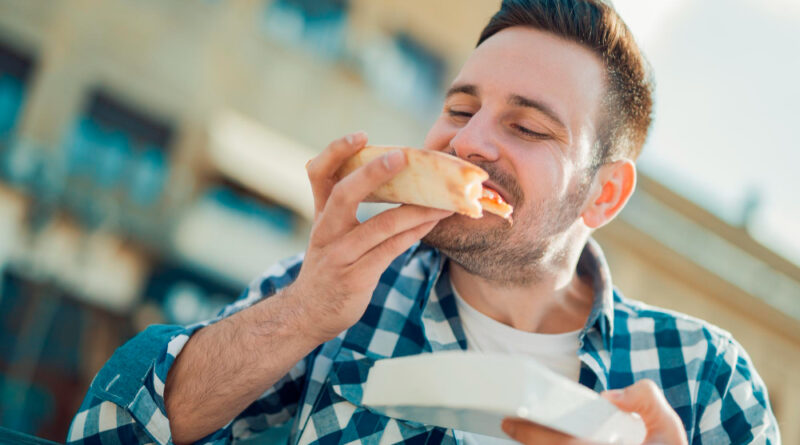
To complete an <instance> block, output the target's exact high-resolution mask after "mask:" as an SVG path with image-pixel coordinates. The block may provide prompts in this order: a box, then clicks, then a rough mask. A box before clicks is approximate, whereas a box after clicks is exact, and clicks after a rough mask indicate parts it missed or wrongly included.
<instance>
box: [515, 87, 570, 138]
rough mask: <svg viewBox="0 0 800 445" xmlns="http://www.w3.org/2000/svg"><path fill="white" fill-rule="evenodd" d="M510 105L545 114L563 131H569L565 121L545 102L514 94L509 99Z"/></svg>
mask: <svg viewBox="0 0 800 445" xmlns="http://www.w3.org/2000/svg"><path fill="white" fill-rule="evenodd" d="M508 104H509V105H513V106H516V107H525V108H533V109H535V110H537V111H539V112H540V113H542V114H544V115H545V116H546V117H547V118H548V119H550V120H551V121H553V123H555V124H556V125H558V126H559V127H561V129H562V130H566V129H567V126H566V125H564V121H563V120H561V119H560V118H559V117H558V114H556V112H555V111H553V108H552V107H551V106H549V105H547V104H546V103H544V102H541V101H538V100H535V99H529V98H527V97H524V96H520V95H518V94H514V95H511V96H510V97H509V98H508Z"/></svg>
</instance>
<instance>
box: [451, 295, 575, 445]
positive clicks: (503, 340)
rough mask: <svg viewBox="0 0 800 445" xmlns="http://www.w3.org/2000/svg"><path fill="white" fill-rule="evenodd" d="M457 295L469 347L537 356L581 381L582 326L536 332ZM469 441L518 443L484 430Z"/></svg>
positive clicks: (470, 444)
mask: <svg viewBox="0 0 800 445" xmlns="http://www.w3.org/2000/svg"><path fill="white" fill-rule="evenodd" d="M453 294H454V295H455V297H456V305H457V307H458V314H459V318H460V319H461V326H462V327H463V328H464V335H465V336H466V338H467V350H469V351H480V352H498V353H505V354H514V355H525V356H528V357H533V358H535V359H536V360H538V361H539V362H540V363H541V364H543V365H544V366H546V367H548V368H550V370H552V371H554V372H556V373H558V374H561V375H563V376H566V377H567V378H569V379H570V380H573V381H576V382H577V381H578V376H579V374H580V360H579V359H578V349H579V348H580V339H579V336H580V330H577V331H572V332H566V333H564V334H536V333H533V332H526V331H521V330H519V329H514V328H512V327H511V326H508V325H505V324H503V323H500V322H499V321H496V320H494V319H492V318H491V317H488V316H486V315H484V314H483V313H481V312H479V311H478V310H477V309H475V308H473V307H472V306H470V305H469V304H468V303H467V302H466V301H464V299H463V298H461V296H460V295H459V294H458V292H457V291H456V289H455V286H453ZM464 443H465V444H467V445H489V444H492V445H495V444H496V445H500V444H502V445H507V444H515V443H516V442H514V441H511V440H504V439H498V438H495V437H491V436H484V435H482V434H474V433H467V432H465V433H464Z"/></svg>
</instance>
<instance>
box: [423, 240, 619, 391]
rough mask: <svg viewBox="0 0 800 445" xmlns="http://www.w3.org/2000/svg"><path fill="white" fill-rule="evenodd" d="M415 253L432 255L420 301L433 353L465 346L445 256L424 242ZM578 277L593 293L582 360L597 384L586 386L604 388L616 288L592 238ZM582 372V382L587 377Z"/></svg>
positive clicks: (582, 255)
mask: <svg viewBox="0 0 800 445" xmlns="http://www.w3.org/2000/svg"><path fill="white" fill-rule="evenodd" d="M411 254H412V256H417V255H420V254H429V255H431V256H430V259H429V261H430V263H429V264H430V268H429V269H428V271H429V273H431V276H429V279H428V280H427V289H426V290H425V292H424V293H423V298H422V300H421V301H420V302H419V304H420V309H421V311H422V325H423V328H424V330H425V338H426V339H427V343H428V346H429V348H428V349H429V350H430V351H431V352H436V351H438V350H446V349H466V346H467V342H466V337H465V335H464V331H463V328H462V327H461V322H460V320H459V318H458V310H457V308H456V301H455V296H454V295H453V291H452V287H451V286H450V277H449V274H448V262H447V261H446V257H445V256H444V255H443V254H442V253H441V252H439V251H438V250H437V249H434V248H432V247H430V246H428V245H425V244H417V245H416V246H414V247H413V248H412V252H411ZM576 273H577V274H578V276H579V277H581V278H582V279H584V280H586V281H587V282H589V283H591V286H592V290H593V292H594V301H593V303H592V310H591V312H590V314H589V317H588V318H587V320H586V324H585V325H584V328H583V330H582V331H581V335H580V339H581V351H580V359H581V362H582V363H583V365H582V366H583V367H587V368H589V369H591V371H592V373H591V374H593V375H594V380H595V381H594V383H592V384H588V385H587V386H590V387H594V388H595V389H603V388H605V387H606V386H607V381H608V372H609V371H608V370H609V367H610V361H611V360H610V351H611V339H612V337H613V334H614V323H613V320H614V290H613V284H612V282H611V272H610V270H609V267H608V263H607V262H606V259H605V255H604V254H603V251H602V249H601V248H600V245H599V244H597V242H596V241H595V240H594V239H592V238H589V240H588V241H587V243H586V245H585V246H584V248H583V251H582V252H581V256H580V258H579V259H578V265H577V267H576ZM583 374H584V373H583V372H582V373H581V382H582V383H587V382H588V380H586V379H585V377H584V376H583Z"/></svg>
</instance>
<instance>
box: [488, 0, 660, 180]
mask: <svg viewBox="0 0 800 445" xmlns="http://www.w3.org/2000/svg"><path fill="white" fill-rule="evenodd" d="M512 26H527V27H532V28H536V29H540V30H542V31H547V32H550V33H553V34H555V35H557V36H560V37H563V38H565V39H567V40H570V41H573V42H577V43H579V44H581V45H583V46H585V47H586V48H589V49H590V50H592V51H593V52H594V53H595V54H597V55H598V56H599V57H600V59H601V60H602V61H603V64H604V65H605V68H606V92H605V96H604V98H603V104H602V105H603V113H602V117H601V121H600V122H599V125H598V134H597V140H596V149H595V152H594V159H593V162H592V169H593V171H595V170H596V168H597V167H599V166H600V165H602V164H605V163H607V162H611V161H614V160H617V159H620V158H630V159H636V158H637V157H638V156H639V153H640V152H641V151H642V146H643V145H644V142H645V140H646V139H647V133H648V130H649V128H650V122H651V121H652V117H651V113H652V108H653V98H652V95H653V79H652V76H651V74H650V69H649V65H648V63H647V60H646V59H645V58H644V55H642V53H641V51H640V50H639V47H638V46H637V44H636V41H635V40H634V38H633V35H632V34H631V32H630V30H629V29H628V27H627V26H626V25H625V23H624V22H623V21H622V19H621V18H620V16H619V15H618V14H617V12H616V11H615V10H614V9H613V8H612V7H611V6H609V5H608V4H606V3H604V2H603V1H602V0H503V4H502V5H501V6H500V10H499V11H497V13H495V15H494V16H493V17H492V19H491V20H490V21H489V23H488V24H487V25H486V27H485V28H484V29H483V31H482V32H481V36H480V38H479V39H478V44H477V45H476V46H480V44H481V43H483V42H484V41H485V40H486V39H488V38H489V37H491V36H493V35H494V34H496V33H498V32H499V31H502V30H503V29H506V28H510V27H512Z"/></svg>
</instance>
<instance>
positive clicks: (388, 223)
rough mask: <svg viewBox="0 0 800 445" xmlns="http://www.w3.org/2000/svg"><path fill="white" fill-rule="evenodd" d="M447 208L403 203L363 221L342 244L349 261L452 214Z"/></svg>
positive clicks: (355, 259)
mask: <svg viewBox="0 0 800 445" xmlns="http://www.w3.org/2000/svg"><path fill="white" fill-rule="evenodd" d="M452 214H453V212H451V211H448V210H439V209H432V208H427V207H420V206H415V205H403V206H400V207H397V208H394V209H390V210H386V211H385V212H382V213H380V214H378V215H375V216H373V217H372V218H370V219H368V220H366V221H364V222H363V223H361V225H359V226H358V227H356V228H355V229H354V230H353V231H351V232H350V233H348V234H347V236H346V237H345V240H344V244H345V245H347V246H349V247H348V250H349V255H351V258H350V260H351V262H354V261H357V260H358V258H360V257H361V256H362V255H364V254H365V253H367V252H369V251H370V250H372V249H373V248H374V247H376V246H378V245H379V244H381V243H382V242H384V241H386V240H388V239H389V238H392V237H393V236H395V235H397V234H399V233H402V232H405V231H407V230H411V229H413V228H415V227H417V226H419V225H422V224H425V223H428V222H435V221H439V220H441V219H443V218H446V217H448V216H450V215H452Z"/></svg>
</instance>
